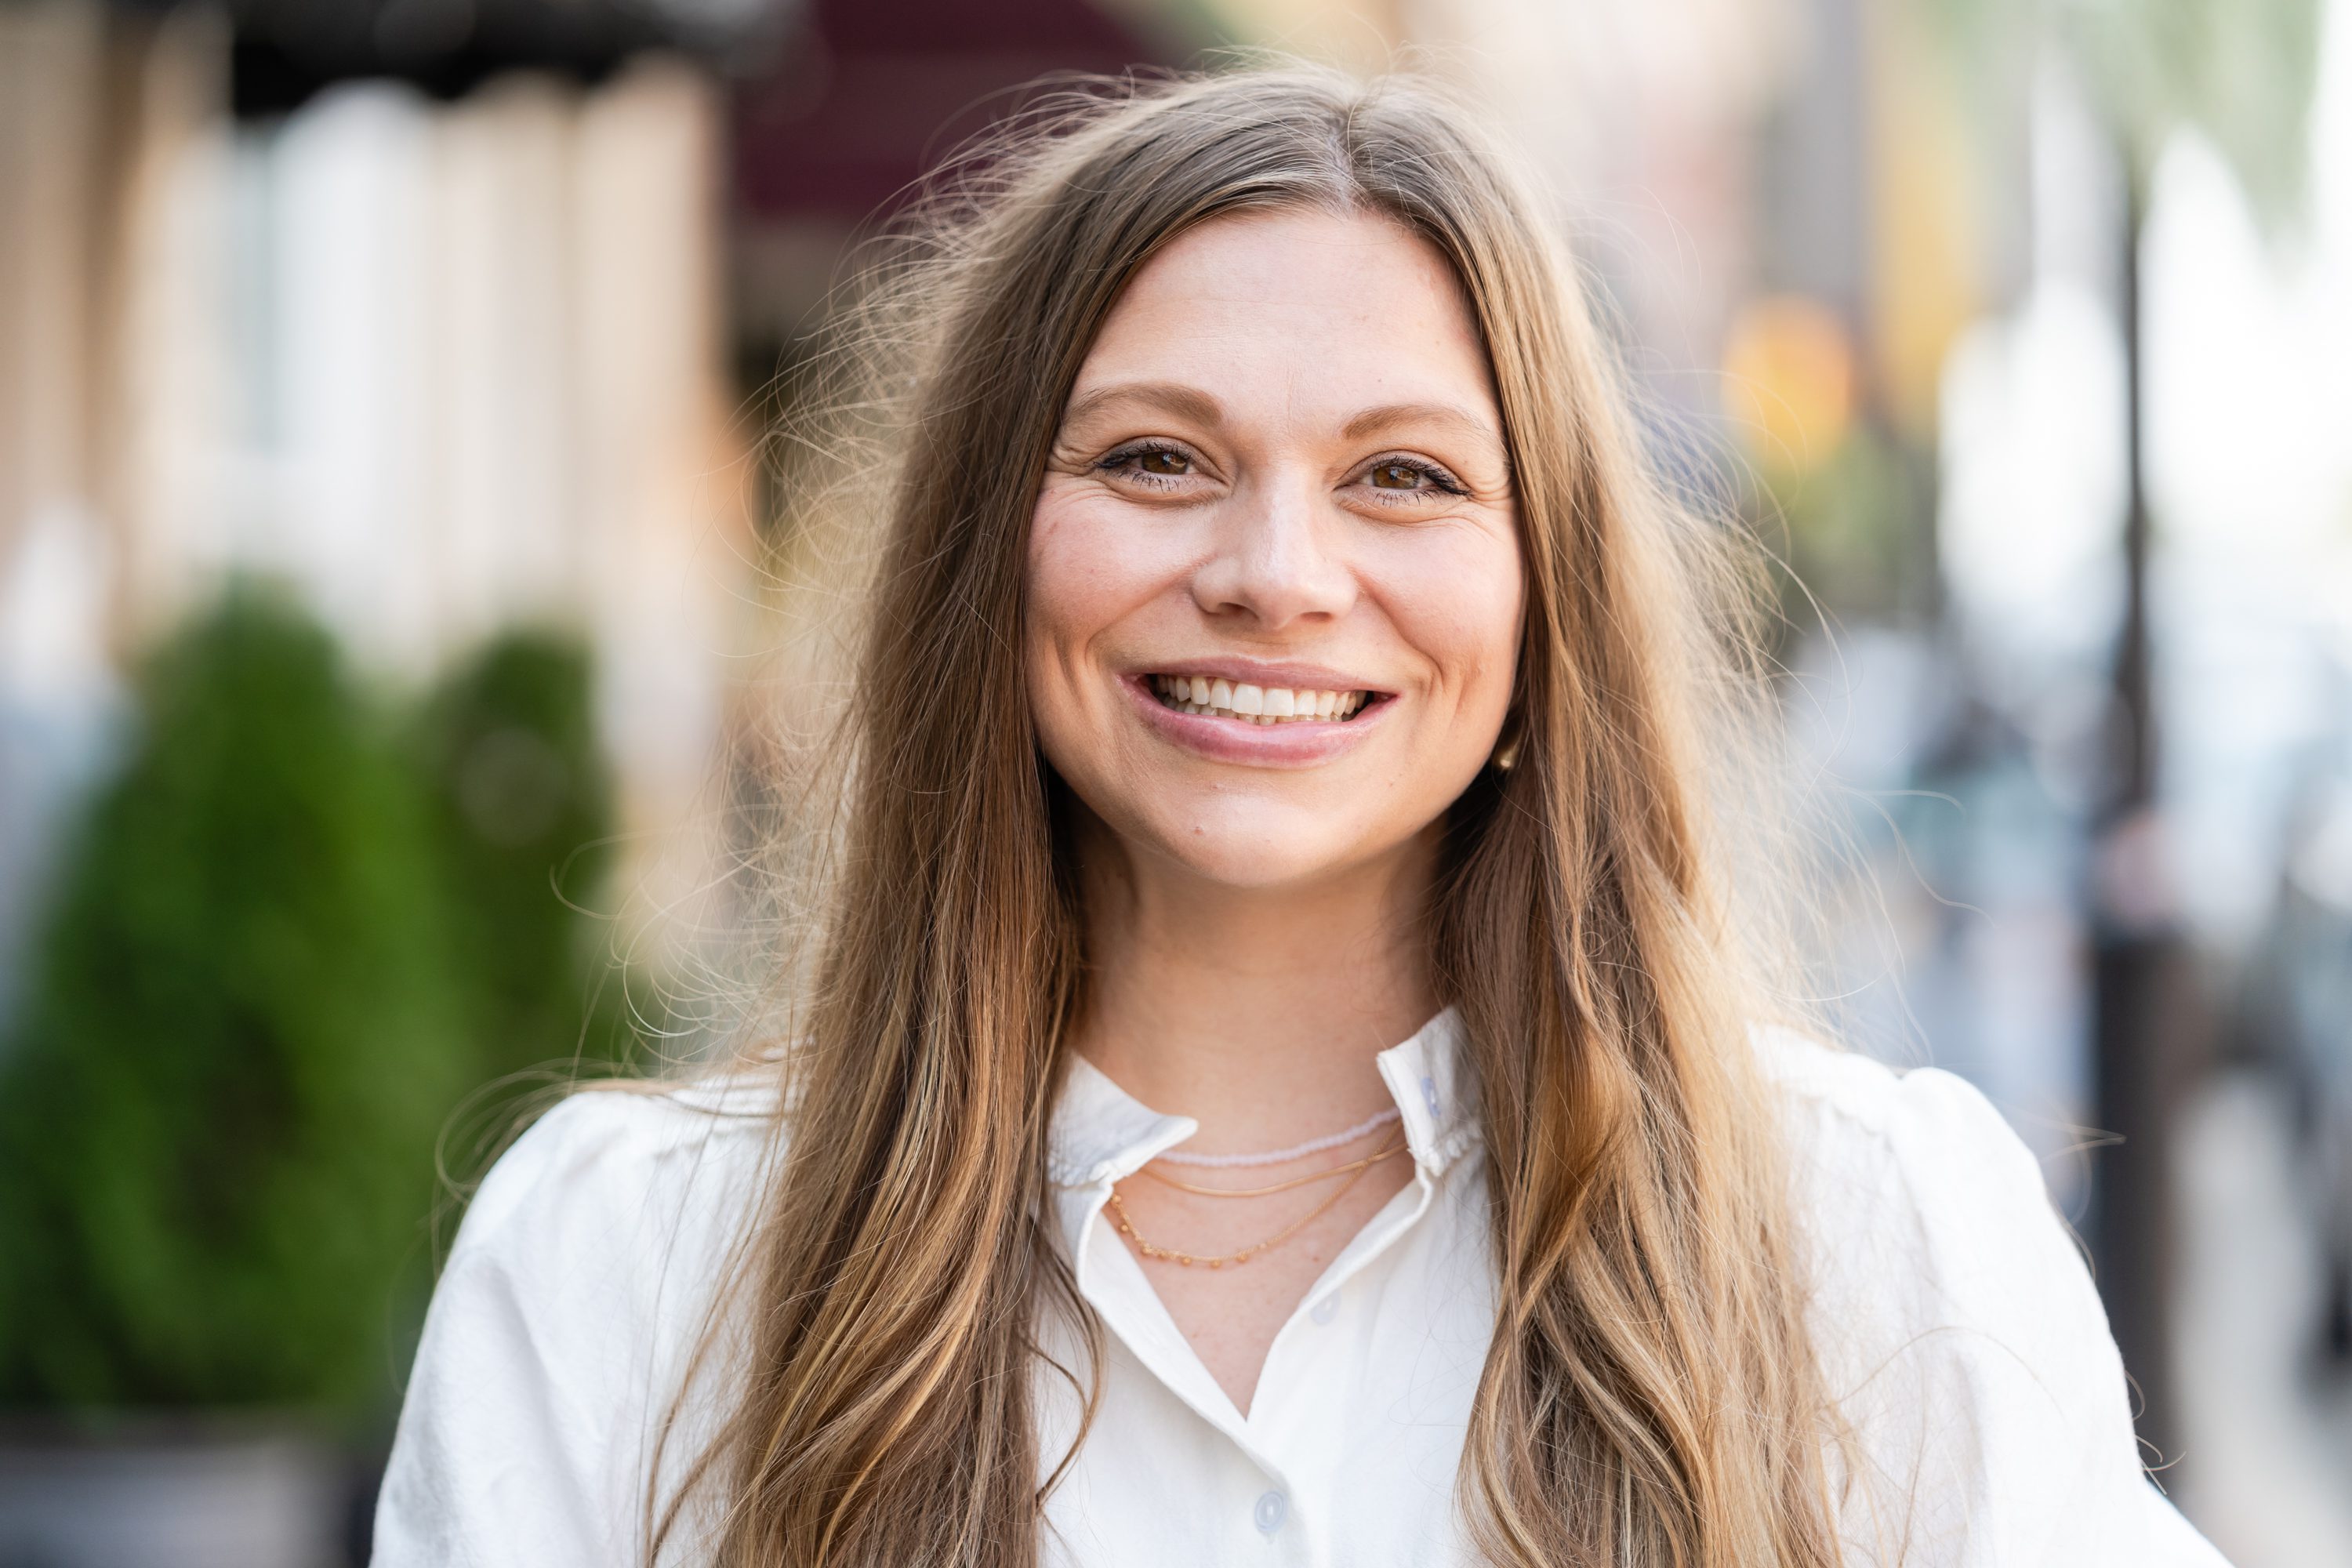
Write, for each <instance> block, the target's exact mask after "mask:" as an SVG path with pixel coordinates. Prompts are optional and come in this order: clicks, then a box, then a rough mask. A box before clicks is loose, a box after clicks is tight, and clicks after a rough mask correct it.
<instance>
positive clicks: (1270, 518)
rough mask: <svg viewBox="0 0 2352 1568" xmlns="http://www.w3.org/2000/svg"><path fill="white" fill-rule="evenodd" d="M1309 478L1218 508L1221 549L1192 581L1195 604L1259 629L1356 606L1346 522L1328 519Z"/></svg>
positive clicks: (1254, 491) (1331, 616)
mask: <svg viewBox="0 0 2352 1568" xmlns="http://www.w3.org/2000/svg"><path fill="white" fill-rule="evenodd" d="M1320 499H1321V497H1320V495H1319V493H1318V490H1317V489H1316V488H1315V486H1314V484H1313V482H1312V481H1311V480H1306V481H1302V482H1287V481H1284V482H1276V481H1273V480H1268V481H1266V482H1265V483H1263V484H1262V485H1259V486H1254V487H1251V488H1249V489H1244V491H1243V492H1242V493H1241V494H1239V495H1236V496H1234V498H1233V500H1232V501H1230V502H1229V503H1228V504H1227V505H1225V506H1223V507H1222V508H1220V509H1219V510H1220V512H1221V513H1222V514H1223V515H1221V516H1220V517H1219V518H1218V519H1217V521H1216V524H1215V527H1216V534H1217V537H1216V548H1215V550H1214V551H1213V553H1212V554H1211V555H1210V556H1209V557H1208V558H1207V559H1206V560H1204V561H1203V562H1202V563H1201V565H1200V567H1199V569H1198V570H1197V571H1195V572H1194V574H1193V576H1192V599H1193V602H1194V603H1195V604H1197V605H1200V607H1201V611H1202V614H1204V615H1206V616H1209V617H1211V618H1212V619H1213V620H1219V621H1223V622H1226V623H1227V624H1229V625H1232V624H1238V625H1241V626H1246V627H1247V628H1248V629H1250V630H1254V631H1269V632H1271V631H1282V630H1285V629H1287V628H1289V627H1292V626H1296V625H1298V624H1300V623H1307V622H1313V621H1317V620H1336V619H1338V618H1339V616H1343V615H1345V614H1346V613H1347V611H1348V608H1349V605H1352V604H1354V603H1355V598H1356V578H1355V574H1354V573H1353V572H1352V571H1350V570H1349V566H1348V563H1347V562H1346V561H1345V559H1344V558H1343V556H1342V553H1341V550H1342V545H1343V541H1342V540H1341V538H1340V537H1339V531H1340V530H1341V529H1342V528H1344V526H1345V525H1344V522H1343V521H1341V520H1339V519H1334V518H1330V517H1327V516H1325V515H1324V511H1325V509H1324V508H1322V507H1319V506H1318V504H1317V503H1318V500H1320Z"/></svg>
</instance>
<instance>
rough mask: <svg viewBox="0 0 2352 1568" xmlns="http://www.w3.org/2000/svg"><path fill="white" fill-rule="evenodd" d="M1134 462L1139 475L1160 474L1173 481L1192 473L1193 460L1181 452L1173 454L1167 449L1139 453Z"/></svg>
mask: <svg viewBox="0 0 2352 1568" xmlns="http://www.w3.org/2000/svg"><path fill="white" fill-rule="evenodd" d="M1134 461H1135V468H1136V471H1137V472H1138V473H1143V474H1159V475H1161V476H1164V477H1166V478H1170V479H1173V478H1175V477H1176V476H1178V475H1181V474H1189V473H1191V472H1192V458H1188V457H1186V456H1185V455H1184V454H1183V453H1181V452H1171V451H1169V450H1168V449H1167V448H1165V447H1155V448H1153V449H1152V450H1150V451H1149V452H1138V453H1137V454H1136V455H1135V458H1134Z"/></svg>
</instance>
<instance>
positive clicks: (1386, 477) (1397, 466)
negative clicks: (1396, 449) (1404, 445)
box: [1372, 463, 1429, 490]
mask: <svg viewBox="0 0 2352 1568" xmlns="http://www.w3.org/2000/svg"><path fill="white" fill-rule="evenodd" d="M1428 477H1429V476H1428V475H1426V474H1424V473H1423V472H1422V471H1421V470H1420V469H1419V468H1414V467H1413V466H1412V464H1410V463H1381V464H1380V465H1378V466H1377V467H1375V468H1373V469H1372V487H1373V488H1374V489H1383V490H1417V489H1420V488H1421V481H1422V480H1423V479H1427V478H1428Z"/></svg>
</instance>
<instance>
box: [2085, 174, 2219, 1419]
mask: <svg viewBox="0 0 2352 1568" xmlns="http://www.w3.org/2000/svg"><path fill="white" fill-rule="evenodd" d="M2126 170H2127V173H2126V195H2125V210H2124V222H2123V235H2122V251H2123V254H2122V257H2121V261H2122V269H2121V279H2120V281H2121V292H2122V296H2123V298H2122V317H2123V321H2122V326H2123V337H2124V360H2125V375H2126V419H2127V423H2128V433H2127V437H2126V442H2127V446H2126V449H2127V453H2128V480H2127V483H2128V504H2127V508H2126V514H2125V519H2124V551H2123V557H2124V559H2123V565H2124V587H2125V593H2124V617H2123V627H2122V631H2121V635H2120V636H2119V637H2118V638H2117V643H2116V663H2115V684H2114V690H2113V695H2112V699H2111V706H2110V717H2109V723H2108V731H2107V736H2106V740H2107V747H2106V768H2107V785H2106V789H2105V795H2104V798H2103V800H2102V802H2101V808H2100V811H2099V814H2098V818H2097V821H2096V823H2095V844H2094V849H2095V858H2094V865H2095V871H2094V877H2093V888H2092V904H2093V910H2092V923H2093V931H2094V947H2095V954H2094V959H2093V969H2094V973H2093V995H2094V1003H2093V1012H2094V1024H2093V1034H2094V1040H2093V1066H2094V1073H2095V1093H2096V1110H2095V1114H2096V1116H2097V1119H2098V1124H2099V1126H2100V1127H2101V1128H2102V1129H2103V1130H2104V1131H2106V1132H2108V1133H2111V1134H2113V1135H2115V1137H2116V1139H2117V1140H2119V1141H2118V1142H2116V1143H2115V1144H2113V1145H2112V1146H2110V1147H2108V1148H2106V1149H2105V1150H2104V1151H2102V1152H2101V1153H2100V1154H2099V1156H2098V1159H2097V1162H2096V1163H2095V1167H2094V1171H2095V1174H2094V1179H2093V1180H2094V1184H2093V1215H2092V1226H2091V1240H2092V1251H2093V1258H2094V1261H2095V1265H2096V1267H2097V1269H2098V1278H2099V1290H2100V1294H2101V1295H2102V1297H2103V1298H2104V1299H2105V1302H2106V1307H2107V1316H2108V1321H2109V1322H2110V1323H2111V1324H2112V1325H2113V1327H2114V1330H2115V1335H2116V1343H2117V1344H2118V1345H2119V1346H2120V1347H2121V1349H2122V1351H2123V1358H2124V1370H2125V1372H2126V1373H2127V1374H2128V1375H2129V1376H2130V1377H2131V1379H2132V1380H2133V1382H2134V1384H2136V1386H2137V1394H2138V1399H2139V1421H2138V1430H2139V1435H2140V1437H2141V1439H2142V1440H2143V1442H2144V1443H2146V1444H2147V1445H2148V1446H2149V1447H2151V1448H2152V1449H2153V1450H2155V1452H2154V1453H2153V1454H2152V1455H2151V1456H2150V1462H2151V1463H2159V1464H2160V1463H2165V1462H2167V1461H2169V1460H2171V1459H2172V1458H2175V1457H2176V1456H2177V1455H2178V1453H2179V1444H2178V1442H2177V1426H2176V1412H2175V1409H2174V1405H2173V1398H2172V1376H2171V1336H2170V1331H2169V1314H2168V1310H2167V1306H2168V1289H2167V1286H2168V1276H2169V1268H2168V1263H2169V1243H2170V1234H2171V1203H2170V1192H2171V1163H2170V1159H2169V1150H2168V1141H2169V1140H2168V1129H2169V1126H2170V1122H2171V1119H2172V1118H2171V1112H2172V1109H2173V1106H2174V1103H2175V1100H2176V1099H2177V1089H2178V1085H2179V1078H2180V1068H2181V1064H2182V1063H2183V1061H2184V1059H2185V1058H2186V1057H2187V1056H2188V1054H2189V1047H2190V1046H2191V1045H2192V1044H2193V1038H2192V1035H2191V1031H2192V1030H2193V1028H2194V1024H2193V1019H2194V1016H2195V1009H2194V1007H2193V1005H2191V1004H2192V1002H2193V998H2192V997H2191V996H2190V995H2189V987H2188V976H2189V965H2188V963H2186V950H2185V947H2184V944H2183V942H2182V939H2181V935H2180V932H2179V926H2178V922H2177V921H2176V919H2175V918H2174V914H2173V911H2172V910H2171V908H2170V903H2169V900H2168V896H2167V894H2166V891H2165V889H2166V879H2165V873H2164V868H2163V866H2162V864H2161V850H2160V837H2159V835H2158V832H2157V828H2156V825H2157V811H2158V793H2157V784H2158V766H2157V764H2158V748H2157V740H2158V737H2157V732H2156V701H2155V690H2154V679H2153V668H2152V658H2151V655H2152V651H2153V638H2152V637H2151V628H2150V615H2149V605H2148V557H2149V543H2150V540H2149V516H2148V500H2147V446H2146V441H2147V363H2146V356H2145V344H2144V342H2143V334H2142V322H2141V296H2140V242H2141V239H2142V230H2143V219H2144V217H2145V213H2146V199H2147V189H2146V184H2145V175H2144V171H2143V170H2142V168H2141V166H2140V164H2139V163H2138V161H2137V158H2135V157H2133V156H2132V154H2131V153H2130V152H2129V151H2128V150H2127V151H2126Z"/></svg>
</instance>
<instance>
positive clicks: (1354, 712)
mask: <svg viewBox="0 0 2352 1568" xmlns="http://www.w3.org/2000/svg"><path fill="white" fill-rule="evenodd" d="M1192 681H1199V682H1201V683H1202V686H1203V687H1206V688H1207V689H1208V691H1209V692H1210V694H1211V695H1212V697H1213V701H1212V702H1209V703H1198V702H1195V701H1193V700H1191V694H1192V692H1193V691H1198V690H1201V689H1202V687H1196V686H1190V685H1188V684H1186V683H1189V682H1192ZM1119 684H1120V685H1121V686H1123V687H1124V688H1126V689H1127V691H1128V694H1129V698H1130V699H1131V700H1133V701H1134V703H1135V704H1136V707H1137V708H1138V710H1139V713H1140V716H1141V717H1142V719H1143V721H1145V723H1146V724H1148V725H1149V726H1150V728H1151V729H1152V730H1153V731H1155V732H1156V733H1157V734H1158V735H1159V736H1160V738H1161V739H1163V740H1165V741H1168V742H1171V743H1172V744H1175V745H1180V746H1182V747H1183V748H1184V749H1185V750H1187V751H1191V752H1198V753H1200V754H1201V755H1203V756H1206V757H1209V758H1211V759H1212V760H1214V761H1217V762H1225V763H1242V764H1244V765H1254V766H1258V767H1311V766H1313V765H1315V764H1316V763H1322V762H1327V761H1328V760H1330V759H1331V758H1333V757H1336V756H1338V755H1339V754H1341V753H1342V752H1348V751H1351V750H1353V749H1354V748H1355V747H1356V746H1357V745H1358V744H1360V742H1362V741H1364V740H1365V739H1367V738H1368V736H1369V735H1370V731H1372V730H1373V729H1375V728H1377V727H1378V725H1379V722H1380V721H1381V719H1382V718H1384V717H1385V716H1386V714H1387V710H1389V708H1390V707H1391V706H1392V699H1393V695H1394V694H1393V693H1391V692H1389V691H1386V690H1383V689H1381V688H1379V687H1376V686H1371V685H1369V684H1367V683H1365V682H1363V681H1361V680H1360V679H1357V678H1355V677H1352V676H1349V675H1346V674H1343V673H1341V672H1339V671H1338V670H1333V669H1329V668H1325V667H1323V666H1320V665H1307V664H1290V663H1280V664H1276V663H1271V662H1260V661H1258V660H1254V659H1191V660H1176V661H1172V662H1171V663H1168V664H1165V665H1160V666H1155V667H1153V668H1149V669H1145V670H1139V671H1137V672H1135V673H1132V674H1129V675H1126V676H1124V677H1122V678H1121V679H1120V682H1119ZM1318 704H1319V706H1318Z"/></svg>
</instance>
